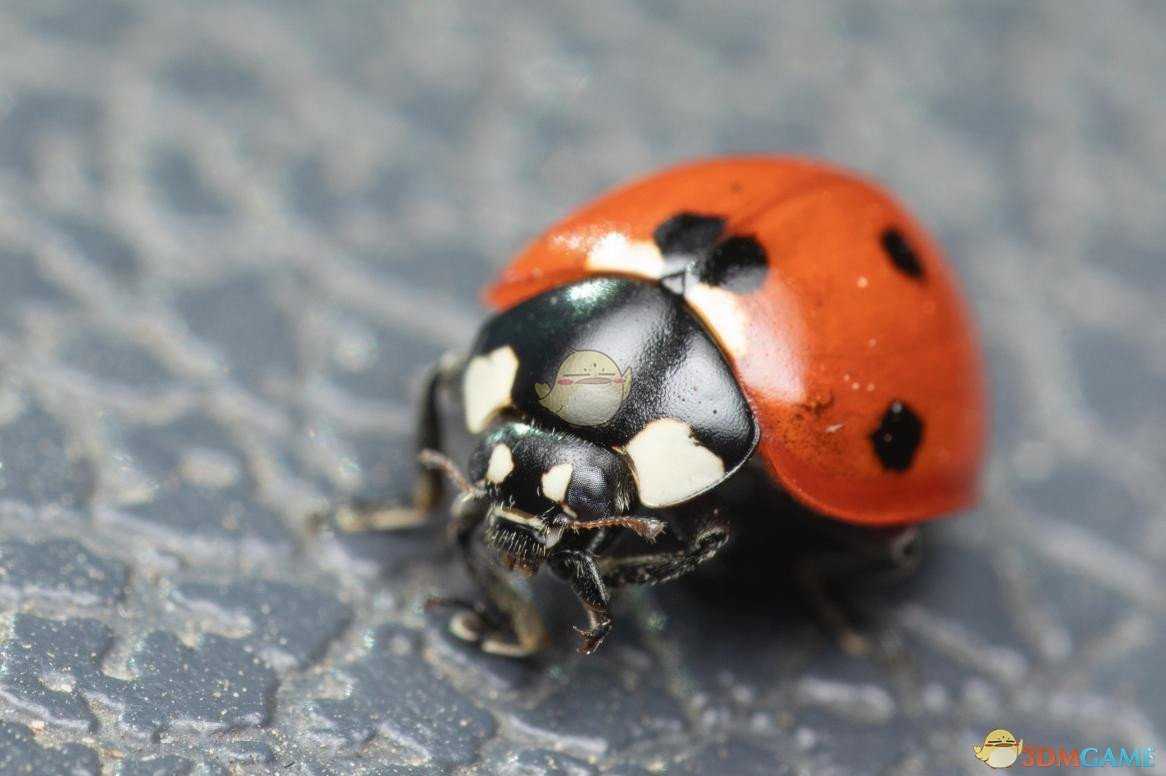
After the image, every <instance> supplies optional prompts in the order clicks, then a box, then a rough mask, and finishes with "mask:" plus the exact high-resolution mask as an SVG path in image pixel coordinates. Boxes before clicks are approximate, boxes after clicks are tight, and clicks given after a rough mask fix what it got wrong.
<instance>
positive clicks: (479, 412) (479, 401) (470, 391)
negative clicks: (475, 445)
mask: <svg viewBox="0 0 1166 776" xmlns="http://www.w3.org/2000/svg"><path fill="white" fill-rule="evenodd" d="M516 374H518V356H516V355H515V354H514V348H512V347H510V346H509V345H504V346H503V347H500V348H498V349H497V350H492V351H490V352H489V353H487V354H486V355H484V356H474V357H473V358H471V359H470V363H469V364H468V365H467V366H466V373H465V377H464V378H463V379H462V393H463V400H464V404H465V408H466V428H467V429H469V430H470V433H472V434H477V433H479V432H481V431H482V429H484V428H485V427H486V424H487V423H488V422H489V421H490V418H492V417H494V413H496V412H498V410H500V409H502V408H503V407H506V406H508V405H509V404H510V391H511V389H512V388H513V387H514V376H515V375H516Z"/></svg>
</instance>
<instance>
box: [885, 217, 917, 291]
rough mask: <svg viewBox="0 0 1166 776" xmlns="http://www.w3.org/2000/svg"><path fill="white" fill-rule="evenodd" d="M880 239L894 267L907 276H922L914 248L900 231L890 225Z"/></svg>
mask: <svg viewBox="0 0 1166 776" xmlns="http://www.w3.org/2000/svg"><path fill="white" fill-rule="evenodd" d="M880 241H881V242H882V244H883V250H885V251H886V252H887V256H888V257H890V259H891V263H892V264H894V265H895V269H897V270H899V271H900V272H902V273H903V274H904V275H907V276H909V277H913V278H922V277H923V265H922V264H920V263H919V256H917V255H916V254H915V249H914V248H912V247H911V245H910V244H909V243H908V242H907V238H905V237H903V233H902V232H900V231H899V230H898V229H896V228H894V227H891V228H889V229H887V230H886V231H884V232H883V235H882V237H881V238H880Z"/></svg>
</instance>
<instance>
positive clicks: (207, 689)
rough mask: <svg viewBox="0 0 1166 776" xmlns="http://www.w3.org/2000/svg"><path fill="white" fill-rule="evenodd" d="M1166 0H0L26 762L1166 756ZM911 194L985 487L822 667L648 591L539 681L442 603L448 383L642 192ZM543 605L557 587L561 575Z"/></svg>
mask: <svg viewBox="0 0 1166 776" xmlns="http://www.w3.org/2000/svg"><path fill="white" fill-rule="evenodd" d="M1164 33H1166V5H1162V4H1157V3H1151V2H1134V1H1130V2H1118V1H1116V0H1115V1H1114V2H1108V3H1104V4H1098V3H1088V2H1068V1H1064V0H1048V1H1047V2H1026V3H1013V2H995V1H993V0H990V1H987V2H977V3H958V2H939V0H934V1H932V2H922V3H899V2H882V3H870V2H814V3H799V4H783V5H782V6H780V7H779V6H777V5H776V4H772V3H767V2H756V3H753V2H740V3H733V4H727V3H726V4H700V3H695V2H650V1H649V0H640V1H639V2H614V1H613V0H594V1H592V2H587V3H571V2H550V3H542V4H527V3H504V2H498V1H487V2H479V1H476V0H463V1H462V2H441V3H407V4H406V3H391V4H390V3H372V2H356V1H355V0H354V1H353V2H348V3H344V4H322V5H317V4H311V3H301V2H279V3H277V2H247V3H225V2H200V3H181V2H171V1H166V2H161V1H156V2H145V1H144V0H141V1H138V2H131V1H128V0H127V1H126V2H115V1H113V0H93V1H91V2H65V1H60V2H58V1H57V0H51V1H48V2H46V1H44V0H26V1H14V2H6V3H4V4H3V5H2V6H0V612H2V613H3V614H4V617H3V619H2V620H0V772H3V773H9V772H14V771H16V770H17V769H19V768H21V767H24V768H28V769H30V772H35V773H57V772H60V773H66V772H68V773H77V772H81V773H98V772H103V773H113V774H139V773H167V774H169V773H174V774H183V773H209V774H220V773H268V772H279V773H319V774H326V773H378V774H379V773H385V774H401V773H406V774H407V773H423V774H424V773H463V774H486V773H502V774H523V775H525V774H541V773H569V774H587V773H597V772H603V773H620V774H641V773H669V774H672V773H680V774H684V773H700V774H706V773H726V774H732V773H742V774H746V773H813V774H832V773H838V774H852V773H895V774H931V773H938V772H943V773H953V772H955V773H960V772H966V773H980V772H982V769H983V766H982V765H981V764H980V763H978V762H977V761H976V760H975V758H974V757H973V756H972V754H971V746H972V745H973V744H979V743H982V742H983V738H984V734H985V733H986V732H987V731H989V730H991V729H993V728H999V727H1004V728H1008V729H1010V730H1012V731H1013V732H1014V733H1015V734H1016V737H1017V738H1023V739H1024V740H1025V743H1026V746H1028V747H1032V746H1038V745H1047V746H1063V747H1067V748H1074V747H1077V748H1080V747H1086V746H1097V747H1101V748H1104V747H1106V746H1113V747H1119V746H1125V747H1127V748H1144V747H1156V748H1157V750H1158V751H1159V752H1162V751H1166V737H1164V736H1166V700H1164V698H1166V677H1164V674H1163V672H1162V670H1161V668H1162V665H1163V660H1164V659H1166V572H1164V571H1163V568H1164V561H1166V514H1164V510H1166V507H1164V504H1166V444H1163V440H1162V429H1163V427H1164V421H1166V403H1164V402H1163V400H1162V397H1163V396H1164V395H1166V314H1164V313H1163V311H1162V301H1163V298H1164V294H1166V250H1164V248H1163V246H1164V245H1166V220H1164V219H1163V213H1164V212H1166V187H1164V185H1163V181H1166V90H1164V89H1163V83H1162V78H1163V73H1166V46H1163V45H1162V39H1163V35H1164ZM746 151H748V152H768V151H774V152H783V153H801V154H812V155H816V156H821V157H825V158H828V159H831V160H833V161H835V162H838V163H841V164H844V165H847V166H850V167H853V168H856V169H858V170H860V171H863V172H864V173H866V174H868V175H870V176H872V177H874V178H875V179H877V180H879V181H881V182H883V183H884V184H885V185H887V186H888V187H889V188H891V189H892V190H893V191H895V192H897V193H898V194H899V196H900V197H901V198H902V199H903V200H904V201H905V202H906V203H907V204H908V205H909V206H910V207H911V208H912V209H913V210H914V211H915V212H916V213H917V214H918V215H919V216H920V217H921V219H922V220H923V221H924V222H925V223H926V224H928V225H929V226H930V227H931V229H932V230H933V231H934V232H935V233H936V234H937V235H938V236H939V237H940V239H941V242H943V243H944V244H945V245H946V246H947V248H948V252H949V254H950V257H951V259H952V261H953V263H954V264H955V266H956V267H957V269H958V271H959V273H960V275H961V277H962V279H963V281H964V283H965V286H966V289H967V291H968V294H969V297H970V300H971V303H972V305H973V307H974V308H975V310H976V311H977V313H978V316H979V320H980V322H981V325H982V329H983V334H984V340H985V346H986V349H987V352H988V356H989V363H990V367H991V371H992V380H993V385H994V393H995V397H994V398H995V410H994V429H993V431H994V446H993V451H992V459H991V463H990V466H989V470H988V476H987V493H986V498H985V500H984V501H983V503H982V504H981V505H980V507H979V508H977V509H976V510H974V511H972V512H970V513H967V514H965V515H963V516H960V517H958V518H956V519H953V520H950V521H946V522H943V523H942V524H940V525H936V526H935V527H934V528H933V529H931V530H929V531H928V533H927V535H926V537H925V543H926V550H927V553H926V559H925V561H924V564H923V568H922V569H921V572H920V574H919V575H918V576H917V577H916V578H915V579H913V580H912V581H910V582H909V583H907V584H905V585H901V586H898V587H895V588H890V589H886V590H883V589H878V590H871V591H868V592H866V593H865V594H863V595H862V596H859V597H856V599H855V600H854V601H853V602H852V607H853V614H854V616H855V618H856V620H857V621H858V622H859V623H860V624H861V626H862V627H863V629H864V632H865V633H867V634H868V635H870V637H871V638H872V639H873V640H874V641H875V643H876V644H877V647H878V648H877V649H876V651H875V653H874V654H873V655H872V656H869V657H866V658H856V657H850V656H847V655H845V654H843V653H842V652H840V651H839V650H838V648H837V647H836V646H835V644H834V642H833V641H832V640H831V639H829V638H827V637H826V636H825V635H824V634H823V633H822V632H821V631H820V630H819V629H818V628H817V627H816V626H815V625H814V623H813V621H812V620H811V619H809V618H808V617H807V616H806V615H805V614H804V612H803V611H802V609H801V607H799V606H798V604H797V603H796V602H795V601H792V600H789V599H788V598H785V597H781V596H776V597H775V598H774V599H773V600H772V601H769V600H767V599H766V597H765V595H764V593H765V591H757V594H754V595H750V596H747V600H745V599H742V600H740V601H738V600H736V599H734V598H728V599H726V598H725V597H722V598H720V599H717V598H715V597H714V598H713V599H712V600H710V597H709V596H708V594H707V591H700V590H694V589H693V588H692V587H691V586H686V585H673V586H670V587H666V588H661V589H659V590H646V591H635V592H633V593H632V594H629V595H625V596H623V597H622V598H621V601H620V603H619V604H618V607H617V609H616V611H617V613H618V615H619V626H618V628H617V630H616V631H615V632H614V634H613V636H612V637H611V638H610V639H609V641H608V643H607V644H606V645H605V647H604V649H603V651H602V652H601V653H600V654H599V655H597V656H595V657H593V658H581V657H580V656H578V655H576V654H574V652H573V649H574V636H573V634H572V633H571V632H570V630H569V628H568V623H570V622H572V618H573V617H574V609H573V608H570V607H569V606H563V607H560V608H561V610H562V614H560V615H558V620H557V621H556V622H554V623H552V624H553V626H554V628H555V630H554V633H555V635H556V637H557V640H556V644H555V647H554V648H553V649H552V650H551V651H550V652H549V653H548V654H547V655H545V656H543V657H541V658H539V659H537V660H533V661H529V662H526V663H519V662H511V661H505V660H498V659H494V658H488V657H483V656H481V655H479V654H476V653H475V652H473V651H472V650H469V649H466V648H464V647H462V646H460V645H458V644H456V643H454V642H453V641H451V640H450V639H449V638H448V637H447V636H446V635H445V634H444V627H443V625H444V623H443V621H442V620H441V619H439V618H436V617H432V616H430V615H426V614H424V612H423V611H422V609H421V607H420V604H421V602H422V601H423V600H424V598H425V596H426V595H428V594H429V593H430V592H432V591H434V590H445V591H453V592H457V591H462V592H466V591H468V590H469V587H468V582H467V580H466V579H465V577H464V574H463V573H462V571H461V569H460V567H459V565H458V563H457V562H456V560H455V559H454V558H453V556H452V554H451V553H450V552H449V551H448V550H447V549H445V548H444V547H443V546H442V545H441V543H440V541H439V532H438V531H436V530H434V531H430V532H421V533H419V534H412V535H409V536H406V537H385V536H376V535H371V534H365V535H339V534H335V533H333V532H331V531H329V530H323V531H314V530H313V529H312V524H311V521H310V520H309V519H308V516H309V515H311V514H312V513H313V512H316V511H319V510H321V509H324V508H326V507H327V506H328V505H329V504H334V503H338V502H341V501H343V500H345V499H347V498H349V497H351V496H353V495H369V494H373V495H384V494H391V493H400V492H402V489H403V488H404V487H405V485H406V483H407V481H408V473H409V471H410V467H411V463H410V459H409V455H408V448H409V445H408V437H409V429H410V423H411V416H412V409H411V401H412V398H413V396H414V395H415V392H416V390H417V383H418V380H419V375H420V372H421V370H422V369H423V368H424V366H425V365H427V364H428V363H429V362H431V361H432V360H433V359H434V358H436V356H437V355H438V354H439V353H440V352H442V351H443V350H444V349H447V348H450V347H457V346H461V345H464V344H465V343H466V342H467V341H468V338H469V337H471V336H472V334H473V331H474V329H475V327H476V325H477V322H478V321H479V320H480V319H481V316H482V314H483V311H482V310H481V308H480V307H479V305H478V302H477V298H476V293H477V289H478V288H479V286H481V285H482V284H483V283H484V282H485V281H486V280H487V279H488V278H489V277H490V276H491V274H492V273H493V272H494V271H495V270H496V269H497V268H498V267H499V266H501V265H502V264H503V263H504V262H506V261H507V259H508V257H509V256H510V255H511V254H512V253H513V252H514V251H515V250H517V249H518V248H519V247H521V246H522V244H523V243H524V241H526V240H527V239H529V238H530V237H532V236H533V235H534V234H536V233H537V232H538V231H540V230H541V229H543V228H544V227H545V226H547V225H548V224H549V223H551V222H552V221H553V220H555V219H556V218H558V217H560V216H562V215H564V214H565V213H567V212H568V211H569V210H570V209H571V208H573V207H574V206H576V205H577V204H579V203H581V202H582V201H584V200H586V199H588V198H590V197H592V196H594V195H596V194H598V193H599V192H601V191H602V190H604V189H605V188H607V187H609V186H611V185H613V184H614V183H616V182H619V181H622V180H625V179H627V178H629V177H633V176H636V175H638V174H641V173H644V172H646V171H649V170H651V169H654V168H657V167H659V166H661V165H665V164H669V163H673V162H677V161H680V160H683V159H687V158H691V157H695V156H703V155H709V154H714V153H727V152H746ZM548 595H551V596H552V597H553V596H554V595H557V594H556V593H553V592H552V593H548Z"/></svg>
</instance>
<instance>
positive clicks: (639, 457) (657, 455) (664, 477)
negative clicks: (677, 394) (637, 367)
mask: <svg viewBox="0 0 1166 776" xmlns="http://www.w3.org/2000/svg"><path fill="white" fill-rule="evenodd" d="M627 452H628V456H629V457H630V458H631V459H632V464H633V469H634V472H635V477H636V485H637V487H638V488H639V492H640V501H641V502H642V503H643V504H644V506H648V507H666V506H669V505H671V504H679V503H680V502H682V501H684V500H685V499H688V498H691V497H692V496H695V495H696V494H698V493H700V492H701V491H703V490H706V489H707V488H709V487H711V486H713V485H715V484H716V483H718V482H720V481H721V480H722V479H723V478H724V476H725V463H724V461H722V460H721V459H720V458H719V457H717V455H716V454H715V453H713V452H712V451H711V450H709V449H708V448H705V447H702V446H701V445H700V443H699V442H697V441H696V440H695V439H693V437H692V428H691V427H690V426H689V425H688V424H687V423H684V422H682V421H679V420H676V419H675V418H661V419H660V420H653V421H652V422H651V423H649V424H648V425H646V426H644V428H643V430H642V431H640V433H638V434H636V435H635V436H634V437H632V441H630V442H628V445H627Z"/></svg>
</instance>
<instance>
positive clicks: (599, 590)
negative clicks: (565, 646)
mask: <svg viewBox="0 0 1166 776" xmlns="http://www.w3.org/2000/svg"><path fill="white" fill-rule="evenodd" d="M547 564H548V565H549V566H550V568H551V571H553V572H554V573H555V575H556V576H558V577H559V578H560V579H563V580H565V581H566V582H567V584H569V585H570V586H571V590H572V591H573V592H574V593H575V595H576V597H578V599H579V603H581V604H582V605H583V609H584V611H586V612H587V629H586V630H583V629H582V628H576V629H575V630H576V631H578V632H579V635H580V636H581V637H582V638H583V641H582V642H581V643H580V644H579V652H580V654H583V655H590V654H591V653H592V652H594V651H595V650H597V649H599V645H600V644H602V643H603V640H604V639H605V638H606V637H607V634H608V633H610V632H611V623H612V620H611V613H610V612H609V611H608V609H607V604H608V595H607V585H605V584H604V582H603V577H602V576H601V575H600V573H599V567H598V566H597V565H596V563H595V558H594V557H593V556H592V555H591V553H589V552H585V551H581V550H560V551H559V552H556V553H554V554H553V555H551V557H550V558H548V559H547Z"/></svg>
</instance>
